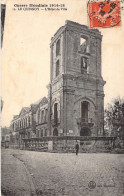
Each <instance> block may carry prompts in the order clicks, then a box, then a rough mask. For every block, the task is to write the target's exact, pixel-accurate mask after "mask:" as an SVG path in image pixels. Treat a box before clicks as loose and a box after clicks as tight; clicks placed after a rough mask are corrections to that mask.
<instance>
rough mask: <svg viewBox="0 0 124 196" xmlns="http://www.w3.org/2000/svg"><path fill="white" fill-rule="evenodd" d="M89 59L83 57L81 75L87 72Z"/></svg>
mask: <svg viewBox="0 0 124 196" xmlns="http://www.w3.org/2000/svg"><path fill="white" fill-rule="evenodd" d="M87 67H88V58H86V57H83V56H82V57H81V73H84V72H87Z"/></svg>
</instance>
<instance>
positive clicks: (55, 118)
mask: <svg viewBox="0 0 124 196" xmlns="http://www.w3.org/2000/svg"><path fill="white" fill-rule="evenodd" d="M57 120H58V104H57V103H55V104H54V122H55V123H56V124H57Z"/></svg>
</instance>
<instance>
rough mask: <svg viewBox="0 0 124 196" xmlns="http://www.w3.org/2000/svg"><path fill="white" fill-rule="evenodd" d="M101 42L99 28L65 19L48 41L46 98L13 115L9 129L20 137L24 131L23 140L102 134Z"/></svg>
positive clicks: (103, 82)
mask: <svg viewBox="0 0 124 196" xmlns="http://www.w3.org/2000/svg"><path fill="white" fill-rule="evenodd" d="M101 43H102V35H101V33H100V31H99V30H97V29H90V28H88V27H87V26H85V25H81V24H78V23H75V22H72V21H69V20H67V21H66V22H65V25H64V26H62V27H60V28H59V29H58V31H57V32H56V33H55V34H54V36H53V37H52V39H51V43H50V48H51V59H50V83H49V85H48V86H47V88H48V97H47V98H46V97H44V98H43V99H41V100H40V101H39V102H36V103H34V104H31V106H30V107H29V108H26V111H25V112H23V113H21V114H20V115H16V121H15V118H14V119H13V120H12V122H11V128H12V129H13V127H14V130H12V129H11V130H12V132H13V131H15V132H18V133H19V138H21V137H22V133H23V138H25V139H26V138H28V139H30V138H39V137H50V136H53V137H54V136H103V130H104V90H103V87H104V84H105V81H104V80H103V78H102V73H101ZM32 108H33V111H32ZM27 113H30V116H31V117H30V121H31V119H33V129H31V130H32V133H30V134H29V133H28V132H27V133H28V134H27V135H28V136H27V135H26V134H25V133H26V129H27V128H26V124H27V125H28V124H29V123H28V122H27V123H25V124H24V128H25V131H24V129H23V126H22V125H23V124H22V123H21V119H22V118H23V119H25V115H26V116H28V114H27ZM22 114H23V115H22ZM18 120H19V123H18ZM24 122H25V121H24ZM15 123H16V126H14V124H15ZM31 124H32V122H30V125H31ZM15 127H17V130H15ZM28 130H30V129H28Z"/></svg>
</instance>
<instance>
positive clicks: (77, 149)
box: [75, 142, 79, 155]
mask: <svg viewBox="0 0 124 196" xmlns="http://www.w3.org/2000/svg"><path fill="white" fill-rule="evenodd" d="M75 149H76V155H78V151H79V144H78V143H77V142H76V145H75Z"/></svg>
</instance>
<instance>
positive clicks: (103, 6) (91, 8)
mask: <svg viewBox="0 0 124 196" xmlns="http://www.w3.org/2000/svg"><path fill="white" fill-rule="evenodd" d="M88 15H89V26H90V28H96V27H115V26H120V24H121V12H120V2H119V1H118V0H115V1H111V0H107V1H106V0H104V1H102V0H100V1H97V0H96V1H94V0H89V2H88Z"/></svg>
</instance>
